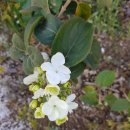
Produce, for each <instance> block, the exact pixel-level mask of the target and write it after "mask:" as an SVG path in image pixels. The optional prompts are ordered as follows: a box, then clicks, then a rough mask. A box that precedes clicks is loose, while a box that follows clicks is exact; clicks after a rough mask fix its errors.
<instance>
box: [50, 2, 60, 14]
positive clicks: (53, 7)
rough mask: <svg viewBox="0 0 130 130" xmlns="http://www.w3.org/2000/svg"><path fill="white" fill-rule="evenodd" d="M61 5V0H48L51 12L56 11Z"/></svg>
mask: <svg viewBox="0 0 130 130" xmlns="http://www.w3.org/2000/svg"><path fill="white" fill-rule="evenodd" d="M61 5H62V0H49V6H50V9H51V10H52V12H54V13H58V12H59V10H60V8H61Z"/></svg>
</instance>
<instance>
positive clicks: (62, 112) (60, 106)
mask: <svg viewBox="0 0 130 130" xmlns="http://www.w3.org/2000/svg"><path fill="white" fill-rule="evenodd" d="M42 112H43V113H44V114H45V115H47V116H48V118H49V120H50V121H55V120H57V119H63V118H64V117H66V116H67V114H68V105H67V103H66V102H65V101H63V100H61V99H59V98H58V97H57V96H52V97H51V98H50V99H49V101H48V102H45V103H44V104H43V107H42Z"/></svg>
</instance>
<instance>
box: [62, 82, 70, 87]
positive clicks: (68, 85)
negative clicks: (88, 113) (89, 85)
mask: <svg viewBox="0 0 130 130" xmlns="http://www.w3.org/2000/svg"><path fill="white" fill-rule="evenodd" d="M70 86H71V83H70V82H66V83H65V84H63V87H64V88H69V87H70Z"/></svg>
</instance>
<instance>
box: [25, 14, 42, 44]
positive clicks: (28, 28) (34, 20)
mask: <svg viewBox="0 0 130 130" xmlns="http://www.w3.org/2000/svg"><path fill="white" fill-rule="evenodd" d="M42 18H43V17H42V16H35V17H32V18H31V19H30V21H29V22H28V24H27V26H26V28H25V32H24V43H25V44H26V45H28V44H29V41H30V37H31V34H32V32H33V30H34V28H35V27H36V25H37V24H38V22H39V21H40V20H41V19H42Z"/></svg>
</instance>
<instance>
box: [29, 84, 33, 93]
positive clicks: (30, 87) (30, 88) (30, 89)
mask: <svg viewBox="0 0 130 130" xmlns="http://www.w3.org/2000/svg"><path fill="white" fill-rule="evenodd" d="M33 86H34V85H33V84H31V85H30V86H29V91H31V92H32V89H33Z"/></svg>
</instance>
